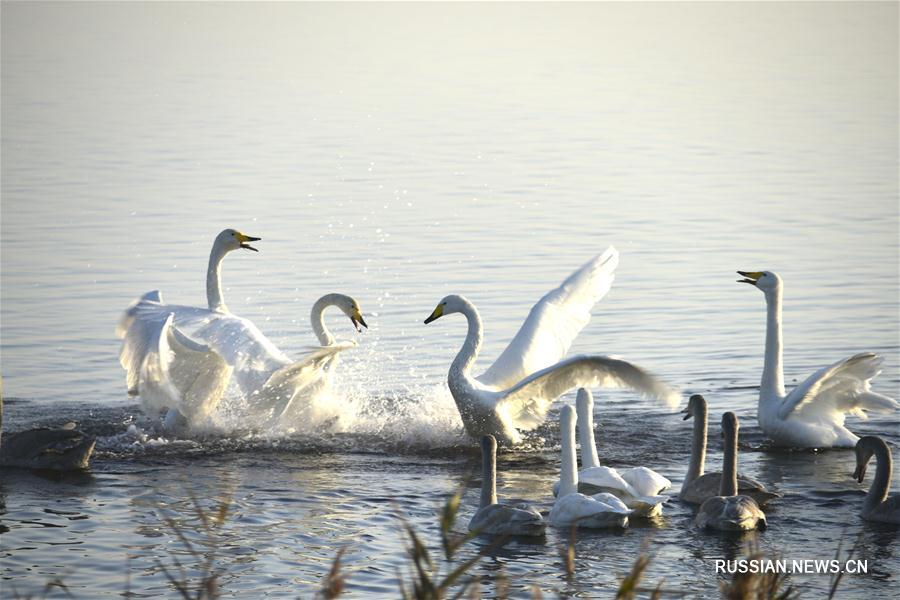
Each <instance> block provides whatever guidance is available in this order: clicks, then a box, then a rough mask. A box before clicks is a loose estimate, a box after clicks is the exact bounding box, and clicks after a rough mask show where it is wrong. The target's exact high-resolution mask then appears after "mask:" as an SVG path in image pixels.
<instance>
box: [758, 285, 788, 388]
mask: <svg viewBox="0 0 900 600" xmlns="http://www.w3.org/2000/svg"><path fill="white" fill-rule="evenodd" d="M781 295H782V291H781V287H780V286H779V287H777V288H776V289H774V290H772V291H771V292H769V293H767V294H766V356H765V364H764V366H763V374H762V381H761V382H760V397H763V396H768V397H773V396H776V397H778V398H784V395H785V394H784V368H783V364H782V339H781Z"/></svg>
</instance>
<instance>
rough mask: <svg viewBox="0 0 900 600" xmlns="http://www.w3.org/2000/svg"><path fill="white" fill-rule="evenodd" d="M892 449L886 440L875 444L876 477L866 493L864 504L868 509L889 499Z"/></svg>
mask: <svg viewBox="0 0 900 600" xmlns="http://www.w3.org/2000/svg"><path fill="white" fill-rule="evenodd" d="M892 463H893V460H892V459H891V451H890V449H888V447H887V444H885V443H884V442H882V443H880V444H878V445H877V446H875V479H874V480H873V481H872V487H870V488H869V493H868V494H866V500H865V503H864V504H863V506H864V507H865V510H866V511H869V510H872V509H874V508H875V507H877V506H878V505H880V504H881V503H882V502H884V501H885V500H887V497H888V486H890V484H891V471H893V464H892Z"/></svg>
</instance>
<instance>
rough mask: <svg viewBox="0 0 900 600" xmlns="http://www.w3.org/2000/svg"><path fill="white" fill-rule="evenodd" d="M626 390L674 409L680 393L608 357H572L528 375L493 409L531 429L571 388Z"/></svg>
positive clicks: (638, 369) (503, 396) (516, 424)
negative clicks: (554, 402)
mask: <svg viewBox="0 0 900 600" xmlns="http://www.w3.org/2000/svg"><path fill="white" fill-rule="evenodd" d="M577 387H586V388H589V387H606V388H628V389H632V390H634V391H636V392H638V393H640V394H641V395H643V396H648V397H651V398H655V399H657V400H661V401H662V402H664V403H665V404H666V405H667V406H669V407H671V408H674V407H676V406H678V403H679V402H680V401H681V394H679V393H678V392H677V391H675V390H673V389H672V388H671V387H669V386H668V385H666V384H665V383H663V382H662V381H660V380H659V379H657V378H656V377H655V376H653V375H651V374H650V373H648V372H647V371H644V370H643V369H641V368H640V367H638V366H636V365H634V364H632V363H630V362H627V361H624V360H620V359H616V358H610V357H608V356H599V355H592V356H574V357H572V358H567V359H565V360H563V361H560V362H558V363H556V364H555V365H553V366H551V367H547V368H546V369H543V370H541V371H538V372H537V373H533V374H532V375H529V376H528V377H526V378H525V379H524V380H522V381H520V382H519V383H518V384H516V385H515V386H513V387H511V388H510V389H508V390H506V391H504V392H502V393H501V394H500V399H499V401H498V403H497V410H498V411H502V412H505V413H506V414H507V415H509V417H510V418H511V419H512V421H513V424H514V425H515V426H516V427H517V428H518V429H524V430H529V429H534V428H535V427H537V426H538V425H540V424H541V423H543V422H544V419H545V418H546V416H547V411H548V410H549V408H550V405H551V404H552V403H553V401H554V400H556V399H557V398H559V397H560V396H562V395H563V394H564V393H566V392H567V391H569V390H571V389H572V388H577Z"/></svg>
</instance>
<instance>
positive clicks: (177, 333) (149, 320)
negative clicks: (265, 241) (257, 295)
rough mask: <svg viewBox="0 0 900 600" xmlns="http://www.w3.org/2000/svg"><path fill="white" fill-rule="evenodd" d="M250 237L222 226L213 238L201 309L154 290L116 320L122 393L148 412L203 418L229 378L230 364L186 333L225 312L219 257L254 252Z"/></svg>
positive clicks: (220, 258)
mask: <svg viewBox="0 0 900 600" xmlns="http://www.w3.org/2000/svg"><path fill="white" fill-rule="evenodd" d="M259 239H261V238H258V237H252V236H249V235H246V234H244V233H241V232H240V231H237V230H235V229H225V230H224V231H222V232H221V233H219V235H218V236H216V239H215V241H214V242H213V246H212V250H211V251H210V253H209V265H208V267H207V270H206V299H207V304H208V306H207V308H200V307H194V306H182V305H175V304H166V303H164V302H163V299H162V295H161V294H160V293H159V291H156V290H154V291H152V292H148V293H147V294H144V295H143V296H141V297H140V298H139V299H138V300H136V301H135V302H133V303H132V304H131V306H129V307H128V309H126V311H125V313H124V314H123V315H122V317H121V318H120V319H119V323H118V325H117V327H116V335H117V336H118V337H119V338H121V339H122V349H121V351H120V353H119V362H120V363H121V365H122V367H123V368H124V369H125V371H126V376H125V377H126V383H127V387H128V393H129V394H131V395H140V397H141V405H142V407H143V409H144V410H145V411H146V412H148V413H149V414H157V413H159V412H160V411H162V410H170V409H171V411H172V413H170V417H172V416H173V413H177V414H180V415H181V416H183V417H184V418H187V419H188V420H189V421H194V420H197V419H202V418H204V417H206V416H208V415H209V414H210V413H211V412H212V411H213V410H214V409H215V407H216V406H217V405H218V403H219V400H220V399H221V397H222V393H223V392H224V391H225V387H226V386H227V385H228V381H229V379H230V378H231V366H229V365H228V364H227V363H226V362H225V361H224V360H222V358H221V356H219V355H218V354H216V353H213V352H210V351H209V350H210V348H209V347H208V346H206V345H205V344H202V343H198V342H197V341H195V340H194V339H192V336H193V335H194V334H195V333H196V332H197V331H198V330H199V329H201V328H203V327H204V326H206V325H207V324H208V323H209V322H210V321H212V320H214V319H216V318H218V317H220V316H222V315H229V314H231V313H230V312H229V311H228V307H227V306H226V305H225V299H224V298H223V296H222V260H223V259H224V258H225V255H227V254H228V253H229V252H232V251H234V250H240V249H245V250H252V251H254V252H258V250H257V249H256V248H254V247H253V246H251V245H250V242H255V241H258V240H259Z"/></svg>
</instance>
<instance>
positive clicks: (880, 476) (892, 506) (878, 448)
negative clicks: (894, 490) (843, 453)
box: [853, 435, 900, 525]
mask: <svg viewBox="0 0 900 600" xmlns="http://www.w3.org/2000/svg"><path fill="white" fill-rule="evenodd" d="M873 455H874V456H875V479H874V480H873V481H872V487H870V488H869V493H868V494H866V500H865V502H863V509H862V512H861V513H860V514H862V518H863V519H865V520H866V521H878V522H880V523H893V524H894V525H900V495H898V494H895V495H894V496H892V497H890V498H888V488H889V487H890V485H891V466H892V465H891V463H892V461H891V449H890V448H889V447H888V445H887V444H885V443H884V440H882V439H881V438H880V437H877V436H874V435H867V436H865V437H862V438H860V439H859V441H858V442H856V470H855V471H854V472H853V477H854V478H855V479H856V480H857V481H858V482H859V483H862V482H863V479H865V477H866V467H867V466H868V465H869V460H871V458H872V456H873Z"/></svg>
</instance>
